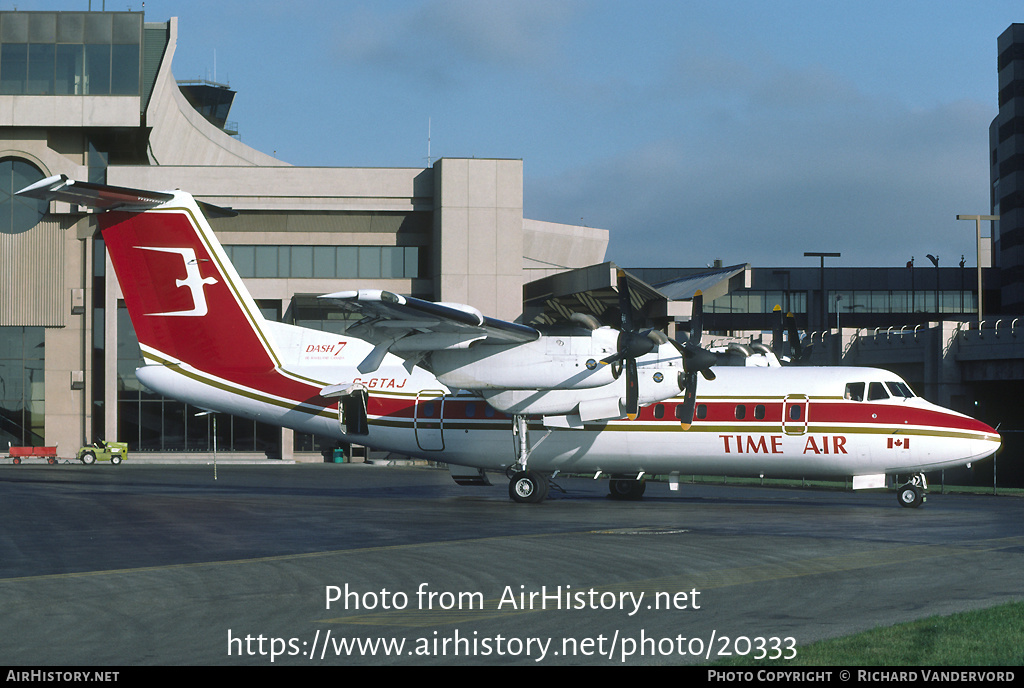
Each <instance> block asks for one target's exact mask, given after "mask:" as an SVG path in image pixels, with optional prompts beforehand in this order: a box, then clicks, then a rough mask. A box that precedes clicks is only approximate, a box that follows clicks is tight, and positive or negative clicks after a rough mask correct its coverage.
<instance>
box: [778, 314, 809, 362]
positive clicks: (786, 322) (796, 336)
mask: <svg viewBox="0 0 1024 688" xmlns="http://www.w3.org/2000/svg"><path fill="white" fill-rule="evenodd" d="M772 310H773V312H774V313H776V314H777V315H778V318H777V319H776V322H775V326H774V327H773V328H772V349H774V350H775V355H776V356H779V358H780V360H781V353H782V352H781V345H782V332H783V330H785V332H786V342H787V343H788V344H789V355H790V360H791V361H793V362H794V363H795V362H797V361H799V360H800V358H801V357H802V356H803V346H802V345H801V344H800V333H799V332H797V329H796V316H795V315H793V314H792V313H786V314H785V315H783V314H782V306H779V305H776V306H775V308H774V309H772Z"/></svg>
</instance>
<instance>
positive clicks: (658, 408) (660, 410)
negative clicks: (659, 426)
mask: <svg viewBox="0 0 1024 688" xmlns="http://www.w3.org/2000/svg"><path fill="white" fill-rule="evenodd" d="M654 417H655V418H656V419H658V420H661V419H662V418H664V417H665V405H664V404H656V405H655V407H654Z"/></svg>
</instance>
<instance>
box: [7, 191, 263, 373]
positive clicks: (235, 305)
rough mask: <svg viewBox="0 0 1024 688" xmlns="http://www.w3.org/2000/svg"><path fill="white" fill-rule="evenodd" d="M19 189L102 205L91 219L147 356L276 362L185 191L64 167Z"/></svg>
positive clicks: (211, 362)
mask: <svg viewBox="0 0 1024 688" xmlns="http://www.w3.org/2000/svg"><path fill="white" fill-rule="evenodd" d="M18 193H19V194H21V195H25V196H33V197H36V198H45V199H49V200H59V201H65V202H69V203H73V204H77V205H84V206H88V207H92V208H97V209H100V210H103V211H106V212H103V213H101V214H100V215H99V218H98V219H99V225H100V228H101V230H102V232H103V239H104V242H105V244H106V247H107V250H108V251H109V253H110V258H111V261H112V263H113V265H114V271H115V272H116V273H117V278H118V280H119V282H120V284H121V289H122V292H123V293H124V300H125V304H126V305H127V307H128V311H129V314H130V315H131V319H132V324H133V325H134V326H135V332H136V335H137V336H138V339H139V345H140V346H141V347H142V352H143V357H144V358H145V359H146V362H147V363H149V364H164V365H168V364H170V365H174V364H180V363H187V364H189V365H190V366H192V367H194V368H196V369H199V370H204V371H207V372H211V373H214V374H217V375H225V374H226V373H228V372H229V371H246V372H249V373H257V372H268V371H270V370H273V369H274V368H275V367H276V366H277V365H279V361H278V359H277V356H276V355H275V353H274V347H273V345H272V342H271V340H270V336H269V334H268V333H267V328H266V327H264V321H263V317H262V315H261V314H260V311H259V308H258V307H257V306H256V303H255V301H253V299H252V297H251V296H250V295H249V293H248V291H247V290H246V289H245V287H244V285H243V284H242V281H241V279H240V278H239V276H238V273H237V272H236V271H235V269H234V267H233V266H232V265H231V263H230V261H229V260H228V258H227V255H226V254H225V253H224V249H223V247H222V246H221V245H220V242H219V241H218V240H217V238H216V237H215V236H214V234H213V231H212V230H211V229H210V226H209V223H208V222H207V220H206V217H205V216H204V215H203V212H202V210H201V209H200V205H199V204H198V203H197V202H196V200H195V199H194V198H193V197H192V196H191V194H188V193H184V192H180V191H175V192H152V191H144V190H140V189H127V188H124V187H115V186H107V185H103V184H91V183H83V182H78V181H74V180H70V179H68V178H67V177H64V176H60V177H51V178H49V179H44V180H43V181H41V182H37V183H36V184H33V185H32V186H29V187H27V188H26V189H23V190H22V191H19V192H18Z"/></svg>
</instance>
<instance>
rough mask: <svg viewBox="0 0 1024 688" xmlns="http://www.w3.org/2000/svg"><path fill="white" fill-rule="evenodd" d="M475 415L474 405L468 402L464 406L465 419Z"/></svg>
mask: <svg viewBox="0 0 1024 688" xmlns="http://www.w3.org/2000/svg"><path fill="white" fill-rule="evenodd" d="M475 415H476V404H474V403H473V402H469V403H468V404H466V418H472V417H473V416H475Z"/></svg>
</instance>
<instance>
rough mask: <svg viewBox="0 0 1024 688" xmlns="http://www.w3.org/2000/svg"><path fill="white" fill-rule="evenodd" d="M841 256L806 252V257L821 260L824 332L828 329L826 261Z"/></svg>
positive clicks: (822, 325)
mask: <svg viewBox="0 0 1024 688" xmlns="http://www.w3.org/2000/svg"><path fill="white" fill-rule="evenodd" d="M840 255H841V254H839V253H814V252H811V251H804V256H805V257H808V258H820V259H821V327H822V329H823V330H824V329H828V299H827V298H826V297H825V259H826V258H838V257H839V256H840Z"/></svg>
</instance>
